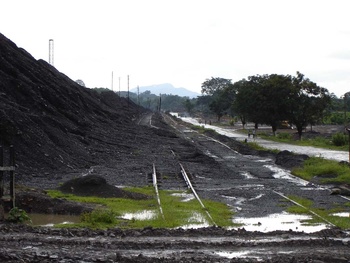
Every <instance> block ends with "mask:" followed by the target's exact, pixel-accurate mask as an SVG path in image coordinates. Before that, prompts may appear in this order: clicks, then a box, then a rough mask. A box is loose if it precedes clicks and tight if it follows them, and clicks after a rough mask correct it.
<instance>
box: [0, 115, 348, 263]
mask: <svg viewBox="0 0 350 263" xmlns="http://www.w3.org/2000/svg"><path fill="white" fill-rule="evenodd" d="M151 117H152V121H153V125H154V126H155V127H159V128H153V129H155V132H156V133H157V134H162V135H165V136H161V138H162V141H161V144H160V145H161V148H162V149H163V151H162V152H161V156H159V158H155V159H153V161H152V162H154V163H155V164H156V165H157V166H158V167H159V169H160V170H161V173H162V174H167V175H168V176H169V174H174V175H176V174H177V173H178V169H179V168H178V167H177V166H178V161H180V162H181V163H182V164H183V165H184V167H185V169H186V170H187V171H188V172H189V173H190V176H191V178H192V182H193V184H194V186H195V188H196V190H197V193H198V194H199V196H200V197H201V198H206V199H212V200H216V201H219V202H224V203H226V204H228V205H230V206H231V207H232V209H233V210H234V211H235V212H236V214H235V217H243V218H244V217H249V218H250V217H256V216H264V215H268V214H273V213H281V212H283V211H284V210H285V204H286V201H285V200H283V198H281V196H279V195H278V194H276V193H275V191H276V192H279V193H283V194H285V195H290V194H292V195H298V196H303V197H305V198H310V199H311V200H313V201H314V202H315V204H316V205H317V206H318V207H320V206H322V207H324V208H330V207H333V206H334V204H335V203H337V204H339V205H343V204H344V203H345V202H346V200H344V199H342V198H340V197H339V196H332V195H330V192H329V190H328V189H326V188H319V187H318V186H317V185H312V184H309V183H307V182H304V181H300V180H297V179H295V178H291V177H288V176H285V174H284V173H285V170H284V169H283V168H282V167H281V166H277V165H275V159H276V156H275V155H273V154H267V153H260V155H259V153H256V152H248V151H249V150H248V149H244V151H243V152H244V153H245V154H244V155H243V154H240V153H238V152H237V150H240V149H239V148H240V147H241V148H244V147H245V146H244V145H240V144H238V143H237V142H235V141H232V140H230V139H227V138H216V139H221V140H222V141H224V142H225V144H226V145H230V146H231V147H230V148H228V147H227V146H224V145H222V144H220V143H218V142H215V141H213V139H212V138H209V137H207V136H203V135H202V134H199V133H197V132H195V131H193V130H190V129H189V128H188V127H187V126H186V125H183V124H176V127H177V129H178V130H174V129H173V128H171V127H170V126H168V125H166V123H165V120H167V122H169V124H172V125H173V127H174V126H175V123H173V121H172V120H169V119H167V117H166V118H165V119H163V117H161V116H159V115H152V114H150V115H148V118H151ZM145 123H149V121H145ZM140 125H142V122H141V123H140ZM170 134H171V136H169V135H170ZM158 141H159V137H158ZM159 142H160V141H159ZM248 153H251V154H248ZM261 155H263V156H261ZM139 158H140V159H141V158H144V157H142V156H140V157H139ZM135 159H136V158H135ZM149 161H150V160H148V163H145V166H146V165H147V168H146V167H143V166H142V165H141V166H137V165H136V163H134V165H135V167H134V168H135V171H134V173H129V172H126V173H123V174H121V173H120V169H121V170H123V168H124V169H128V168H129V165H128V164H127V163H126V165H125V166H126V167H122V166H121V164H120V163H117V164H116V163H113V162H109V163H108V165H99V166H94V167H91V168H89V171H90V172H89V174H95V175H99V176H103V177H105V178H106V179H107V181H108V182H109V183H110V184H118V185H124V186H125V185H128V186H143V185H146V184H147V183H148V181H147V172H145V171H148V173H149V172H151V169H152V166H151V164H150V163H149ZM140 164H143V162H142V161H141V162H140ZM142 169H145V171H143V170H142ZM142 171H143V172H142ZM116 173H118V176H117V177H114V175H115V174H116ZM79 174H80V175H82V174H84V170H82V171H77V172H75V173H74V175H79ZM284 176H285V178H284ZM164 181H165V180H164ZM41 183H42V184H44V183H45V182H43V181H42V182H41ZM32 184H33V185H32V186H35V182H34V183H33V182H32ZM49 185H51V181H50V182H48V186H49ZM161 187H162V188H163V189H176V188H177V187H180V186H179V185H177V184H176V182H175V183H173V184H170V183H168V184H166V183H163V184H162V186H161ZM256 224H259V222H258V219H257V222H256ZM263 229H264V225H262V226H261V231H263ZM0 232H1V236H0V243H1V245H2V246H1V249H0V260H1V261H4V262H21V261H25V262H26V261H29V262H79V261H80V262H348V261H349V260H350V252H349V244H350V243H349V240H350V239H349V238H350V236H349V235H348V234H347V232H344V231H340V230H337V229H334V228H332V227H331V226H329V227H328V228H327V229H324V230H322V231H318V232H315V233H305V232H300V231H298V229H289V230H287V231H273V232H267V233H263V232H250V231H246V230H245V229H244V226H242V227H241V228H237V229H231V230H229V229H223V228H220V227H210V226H209V227H205V228H199V229H153V228H145V229H140V230H121V229H110V230H105V231H102V230H101V231H94V230H88V229H69V230H67V229H52V228H45V227H44V228H42V227H41V228H31V227H28V226H17V225H6V224H5V225H0Z"/></svg>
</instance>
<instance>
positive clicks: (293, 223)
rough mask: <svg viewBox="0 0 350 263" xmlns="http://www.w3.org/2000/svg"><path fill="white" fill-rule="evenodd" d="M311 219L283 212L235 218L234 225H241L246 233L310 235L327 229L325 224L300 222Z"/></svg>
mask: <svg viewBox="0 0 350 263" xmlns="http://www.w3.org/2000/svg"><path fill="white" fill-rule="evenodd" d="M308 219H311V217H310V216H307V215H295V214H289V213H287V212H283V213H280V214H271V215H269V216H266V217H253V218H235V219H234V223H237V224H242V225H243V226H241V227H236V228H233V229H238V228H242V227H244V229H245V230H247V231H260V232H269V231H275V230H285V231H289V230H290V229H291V230H293V231H304V232H306V233H312V232H316V231H320V230H322V229H325V228H327V226H326V225H325V224H315V225H306V224H303V223H302V221H304V220H308Z"/></svg>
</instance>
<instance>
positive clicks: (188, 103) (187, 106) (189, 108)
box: [183, 99, 195, 114]
mask: <svg viewBox="0 0 350 263" xmlns="http://www.w3.org/2000/svg"><path fill="white" fill-rule="evenodd" d="M183 105H184V107H185V109H186V111H187V112H188V113H189V114H191V113H192V110H193V108H194V106H195V104H194V103H192V102H191V100H190V99H186V100H185V101H184V102H183Z"/></svg>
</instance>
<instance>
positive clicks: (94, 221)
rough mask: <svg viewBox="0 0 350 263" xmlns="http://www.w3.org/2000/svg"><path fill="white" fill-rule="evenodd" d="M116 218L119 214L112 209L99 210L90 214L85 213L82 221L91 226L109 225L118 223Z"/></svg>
mask: <svg viewBox="0 0 350 263" xmlns="http://www.w3.org/2000/svg"><path fill="white" fill-rule="evenodd" d="M116 216H117V214H116V213H115V212H113V211H112V210H110V209H97V210H94V211H92V212H90V213H83V214H82V215H81V221H82V222H85V223H88V224H91V225H100V224H107V225H109V224H115V223H116V222H117V220H116Z"/></svg>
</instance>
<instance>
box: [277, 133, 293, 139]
mask: <svg viewBox="0 0 350 263" xmlns="http://www.w3.org/2000/svg"><path fill="white" fill-rule="evenodd" d="M277 138H278V139H281V140H290V139H291V138H292V135H291V134H290V133H288V132H281V133H278V134H277Z"/></svg>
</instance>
